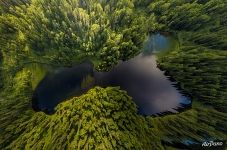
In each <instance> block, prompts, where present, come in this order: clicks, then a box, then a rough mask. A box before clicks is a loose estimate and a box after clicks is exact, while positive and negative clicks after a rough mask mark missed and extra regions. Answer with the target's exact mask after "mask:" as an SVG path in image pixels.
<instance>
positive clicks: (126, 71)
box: [33, 34, 191, 115]
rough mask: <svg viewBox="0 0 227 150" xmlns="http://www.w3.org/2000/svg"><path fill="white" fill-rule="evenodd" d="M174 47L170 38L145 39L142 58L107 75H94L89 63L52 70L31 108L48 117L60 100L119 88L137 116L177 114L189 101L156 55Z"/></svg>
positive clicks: (37, 91)
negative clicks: (110, 88)
mask: <svg viewBox="0 0 227 150" xmlns="http://www.w3.org/2000/svg"><path fill="white" fill-rule="evenodd" d="M177 44H178V42H177V40H175V39H174V38H173V37H171V36H164V35H161V34H155V35H153V36H150V37H148V39H147V40H146V42H145V44H144V49H143V50H142V52H141V54H139V55H138V56H136V57H134V58H132V59H130V60H128V61H124V62H119V64H118V65H116V66H115V67H114V68H113V69H112V70H111V71H109V72H97V71H95V70H94V68H93V65H92V63H91V62H84V63H82V64H79V65H76V66H74V67H72V68H57V69H53V70H52V71H50V72H49V73H47V74H46V76H45V77H44V79H43V80H41V82H40V83H39V84H38V86H37V87H36V89H35V92H34V95H33V108H34V109H35V110H36V111H44V112H45V113H48V114H51V113H53V112H54V108H55V106H57V104H59V103H60V102H62V101H63V100H66V99H69V98H71V97H73V96H80V95H82V94H83V93H86V92H87V91H88V90H89V89H91V88H92V87H94V86H101V87H107V86H120V88H121V89H122V90H125V91H127V93H128V95H129V96H131V97H132V98H133V100H134V102H135V103H136V104H137V106H138V110H139V113H140V114H143V115H157V114H163V113H167V112H171V113H177V112H178V109H181V108H184V107H186V106H189V105H190V104H191V100H190V98H189V97H187V96H185V95H184V94H182V91H180V90H178V89H177V88H176V87H177V86H176V83H175V82H171V81H170V80H169V78H168V77H167V76H165V75H164V71H161V70H160V69H159V68H158V67H157V63H156V59H157V58H156V55H155V53H157V52H160V51H165V50H171V48H175V47H176V46H177Z"/></svg>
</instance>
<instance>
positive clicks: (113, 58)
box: [0, 0, 227, 149]
mask: <svg viewBox="0 0 227 150" xmlns="http://www.w3.org/2000/svg"><path fill="white" fill-rule="evenodd" d="M226 10H227V1H226V0H190V1H188V0H165V1H160V0H154V1H151V0H140V1H131V0H93V1H90V0H55V1H45V0H31V1H30V0H18V1H13V0H6V1H0V81H1V82H0V149H64V148H68V149H89V148H90V149H94V148H97V149H98V148H99V149H165V148H174V147H175V146H176V145H173V143H181V144H182V143H183V144H185V142H186V141H190V140H191V141H194V142H199V143H201V142H203V141H206V140H210V139H212V140H226V139H227V134H226V133H227V109H226V108H227V101H226V100H227V12H226ZM160 31H161V32H170V33H174V35H176V36H177V38H178V39H179V42H180V46H179V48H176V49H172V50H171V51H168V52H166V53H164V54H162V55H160V56H159V60H158V62H159V65H160V67H161V68H162V69H163V70H166V72H167V73H168V74H169V75H171V76H172V77H173V78H174V79H175V80H176V81H177V82H179V83H180V85H181V87H182V88H183V89H184V90H185V91H187V92H188V93H189V94H190V95H191V96H192V100H193V103H192V108H191V109H189V110H186V111H184V112H182V113H179V114H172V115H167V116H162V117H152V116H148V117H143V116H140V115H138V114H137V110H136V107H135V104H134V103H133V102H132V100H131V98H130V97H128V96H127V94H126V93H125V92H124V91H120V90H119V89H118V88H111V87H108V88H106V89H102V88H99V87H96V88H94V89H92V90H90V91H89V92H88V93H87V94H85V95H82V96H81V97H75V98H73V99H71V100H68V101H66V102H63V103H61V104H59V105H58V106H57V108H56V113H55V114H53V115H51V116H48V115H46V114H44V113H42V112H34V111H33V110H32V108H31V97H32V93H33V91H32V90H33V89H34V88H35V87H36V85H37V83H38V82H39V81H40V80H41V78H42V77H43V76H44V75H45V74H46V70H45V69H42V68H39V67H38V68H36V67H35V69H34V67H33V66H28V65H30V64H33V63H38V64H39V63H40V64H51V65H58V66H71V65H72V64H73V63H75V62H76V63H79V62H81V61H83V60H86V59H90V60H92V61H93V63H94V64H95V66H96V68H97V69H99V70H102V71H107V70H109V69H110V68H111V67H112V66H113V65H115V64H116V63H117V62H118V60H127V59H129V58H131V57H133V56H135V55H136V54H138V53H139V50H140V48H141V46H142V44H143V41H144V39H145V36H146V34H148V33H149V32H160ZM34 75H37V76H34ZM90 82H92V79H91V78H90V77H88V78H87V79H85V80H84V82H83V85H84V86H85V85H87V84H90Z"/></svg>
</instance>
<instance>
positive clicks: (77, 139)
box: [8, 87, 154, 149]
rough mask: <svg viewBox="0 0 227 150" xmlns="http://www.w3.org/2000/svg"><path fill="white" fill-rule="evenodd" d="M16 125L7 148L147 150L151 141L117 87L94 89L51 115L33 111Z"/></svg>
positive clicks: (129, 103)
mask: <svg viewBox="0 0 227 150" xmlns="http://www.w3.org/2000/svg"><path fill="white" fill-rule="evenodd" d="M16 128H17V129H16V130H17V132H18V133H21V134H20V136H19V138H18V139H16V140H15V141H14V142H12V143H11V144H10V145H9V147H8V148H9V149H11V148H15V149H123V148H124V149H151V147H152V144H153V142H154V139H153V140H152V141H151V140H150V139H151V135H152V134H150V129H149V128H148V126H147V125H146V123H145V119H144V118H143V117H142V116H139V115H137V111H136V106H135V104H134V103H133V101H132V99H131V98H130V97H129V96H127V93H126V92H124V91H120V90H119V89H118V88H106V89H102V88H99V87H97V88H94V89H92V90H90V91H89V92H88V93H87V94H85V95H83V96H81V97H78V98H73V99H71V100H68V101H66V102H64V103H63V104H60V105H58V106H57V108H56V113H55V114H54V115H51V116H47V115H45V114H44V113H42V112H40V113H36V114H34V116H33V117H32V118H31V119H30V120H29V121H26V122H24V123H23V124H20V125H19V128H18V127H16ZM144 135H146V136H145V137H144Z"/></svg>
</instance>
